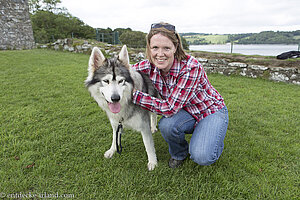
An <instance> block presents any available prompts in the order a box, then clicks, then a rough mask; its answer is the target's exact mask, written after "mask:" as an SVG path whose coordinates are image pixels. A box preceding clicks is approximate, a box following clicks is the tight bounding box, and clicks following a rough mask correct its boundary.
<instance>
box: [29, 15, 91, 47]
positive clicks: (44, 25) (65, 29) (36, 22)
mask: <svg viewBox="0 0 300 200" xmlns="http://www.w3.org/2000/svg"><path fill="white" fill-rule="evenodd" d="M31 22H32V29H33V34H34V38H35V41H36V42H38V43H48V42H53V40H56V39H61V38H70V37H76V38H85V39H94V38H95V34H96V33H95V29H94V28H92V27H90V26H88V25H86V24H85V23H84V22H83V21H81V20H80V19H78V18H77V17H73V16H71V15H70V14H65V13H59V14H54V13H53V12H50V11H44V10H40V11H37V12H35V14H32V15H31Z"/></svg>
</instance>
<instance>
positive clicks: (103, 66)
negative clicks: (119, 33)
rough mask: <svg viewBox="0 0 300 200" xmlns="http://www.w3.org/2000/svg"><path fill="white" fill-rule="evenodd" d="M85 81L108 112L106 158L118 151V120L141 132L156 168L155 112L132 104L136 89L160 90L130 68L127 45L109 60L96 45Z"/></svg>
mask: <svg viewBox="0 0 300 200" xmlns="http://www.w3.org/2000/svg"><path fill="white" fill-rule="evenodd" d="M85 84H86V87H87V89H88V90H89V92H90V94H91V96H92V97H93V98H94V99H95V100H96V102H97V103H98V105H99V106H100V107H101V108H102V109H103V110H104V111H105V112H106V114H107V116H108V118H109V120H110V123H111V126H112V129H113V140H112V145H111V147H110V149H109V150H107V151H106V152H105V154H104V157H105V158H111V157H112V156H113V155H114V153H115V152H116V150H117V148H116V131H117V127H118V124H119V122H122V124H123V125H124V126H125V127H129V128H132V129H134V130H136V131H139V132H141V134H142V137H143V142H144V145H145V148H146V152H147V155H148V169H149V170H150V171H151V170H153V169H154V168H155V167H156V166H157V158H156V154H155V148H154V142H153V138H152V133H153V132H155V131H156V123H157V121H156V115H155V114H154V113H151V112H149V111H146V110H145V109H142V108H141V107H140V106H137V105H135V104H133V103H132V94H133V89H134V88H135V89H137V90H140V91H143V92H145V93H148V94H150V95H151V96H157V92H156V90H155V89H154V87H153V85H152V82H151V80H150V79H149V77H148V76H146V75H144V74H142V73H139V72H137V71H135V70H134V69H133V68H131V67H130V64H129V56H128V51H127V47H126V46H125V45H124V46H123V48H122V50H121V52H120V53H119V55H118V57H115V58H110V59H106V58H105V57H104V55H103V54H102V52H101V51H100V49H99V48H97V47H94V48H93V50H92V53H91V56H90V60H89V67H88V77H87V79H86V80H85ZM151 132H152V133H151ZM118 143H119V144H120V136H119V137H118Z"/></svg>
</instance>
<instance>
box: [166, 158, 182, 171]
mask: <svg viewBox="0 0 300 200" xmlns="http://www.w3.org/2000/svg"><path fill="white" fill-rule="evenodd" d="M184 160H185V159H183V160H175V159H173V158H170V160H169V167H170V168H173V169H174V168H177V167H179V166H180V165H182V163H183V161H184Z"/></svg>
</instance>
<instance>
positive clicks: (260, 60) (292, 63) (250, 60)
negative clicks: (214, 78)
mask: <svg viewBox="0 0 300 200" xmlns="http://www.w3.org/2000/svg"><path fill="white" fill-rule="evenodd" d="M189 53H190V54H192V55H193V56H194V57H197V58H206V59H225V60H226V61H227V62H242V63H246V64H250V65H263V66H266V67H283V68H297V69H299V70H300V58H291V59H287V60H278V59H276V57H275V56H258V55H253V56H249V55H242V54H229V53H214V52H202V51H192V52H189Z"/></svg>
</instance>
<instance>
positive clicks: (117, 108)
mask: <svg viewBox="0 0 300 200" xmlns="http://www.w3.org/2000/svg"><path fill="white" fill-rule="evenodd" d="M108 107H109V109H110V111H111V112H112V113H119V112H120V111H121V104H120V103H119V102H117V103H110V102H108Z"/></svg>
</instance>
